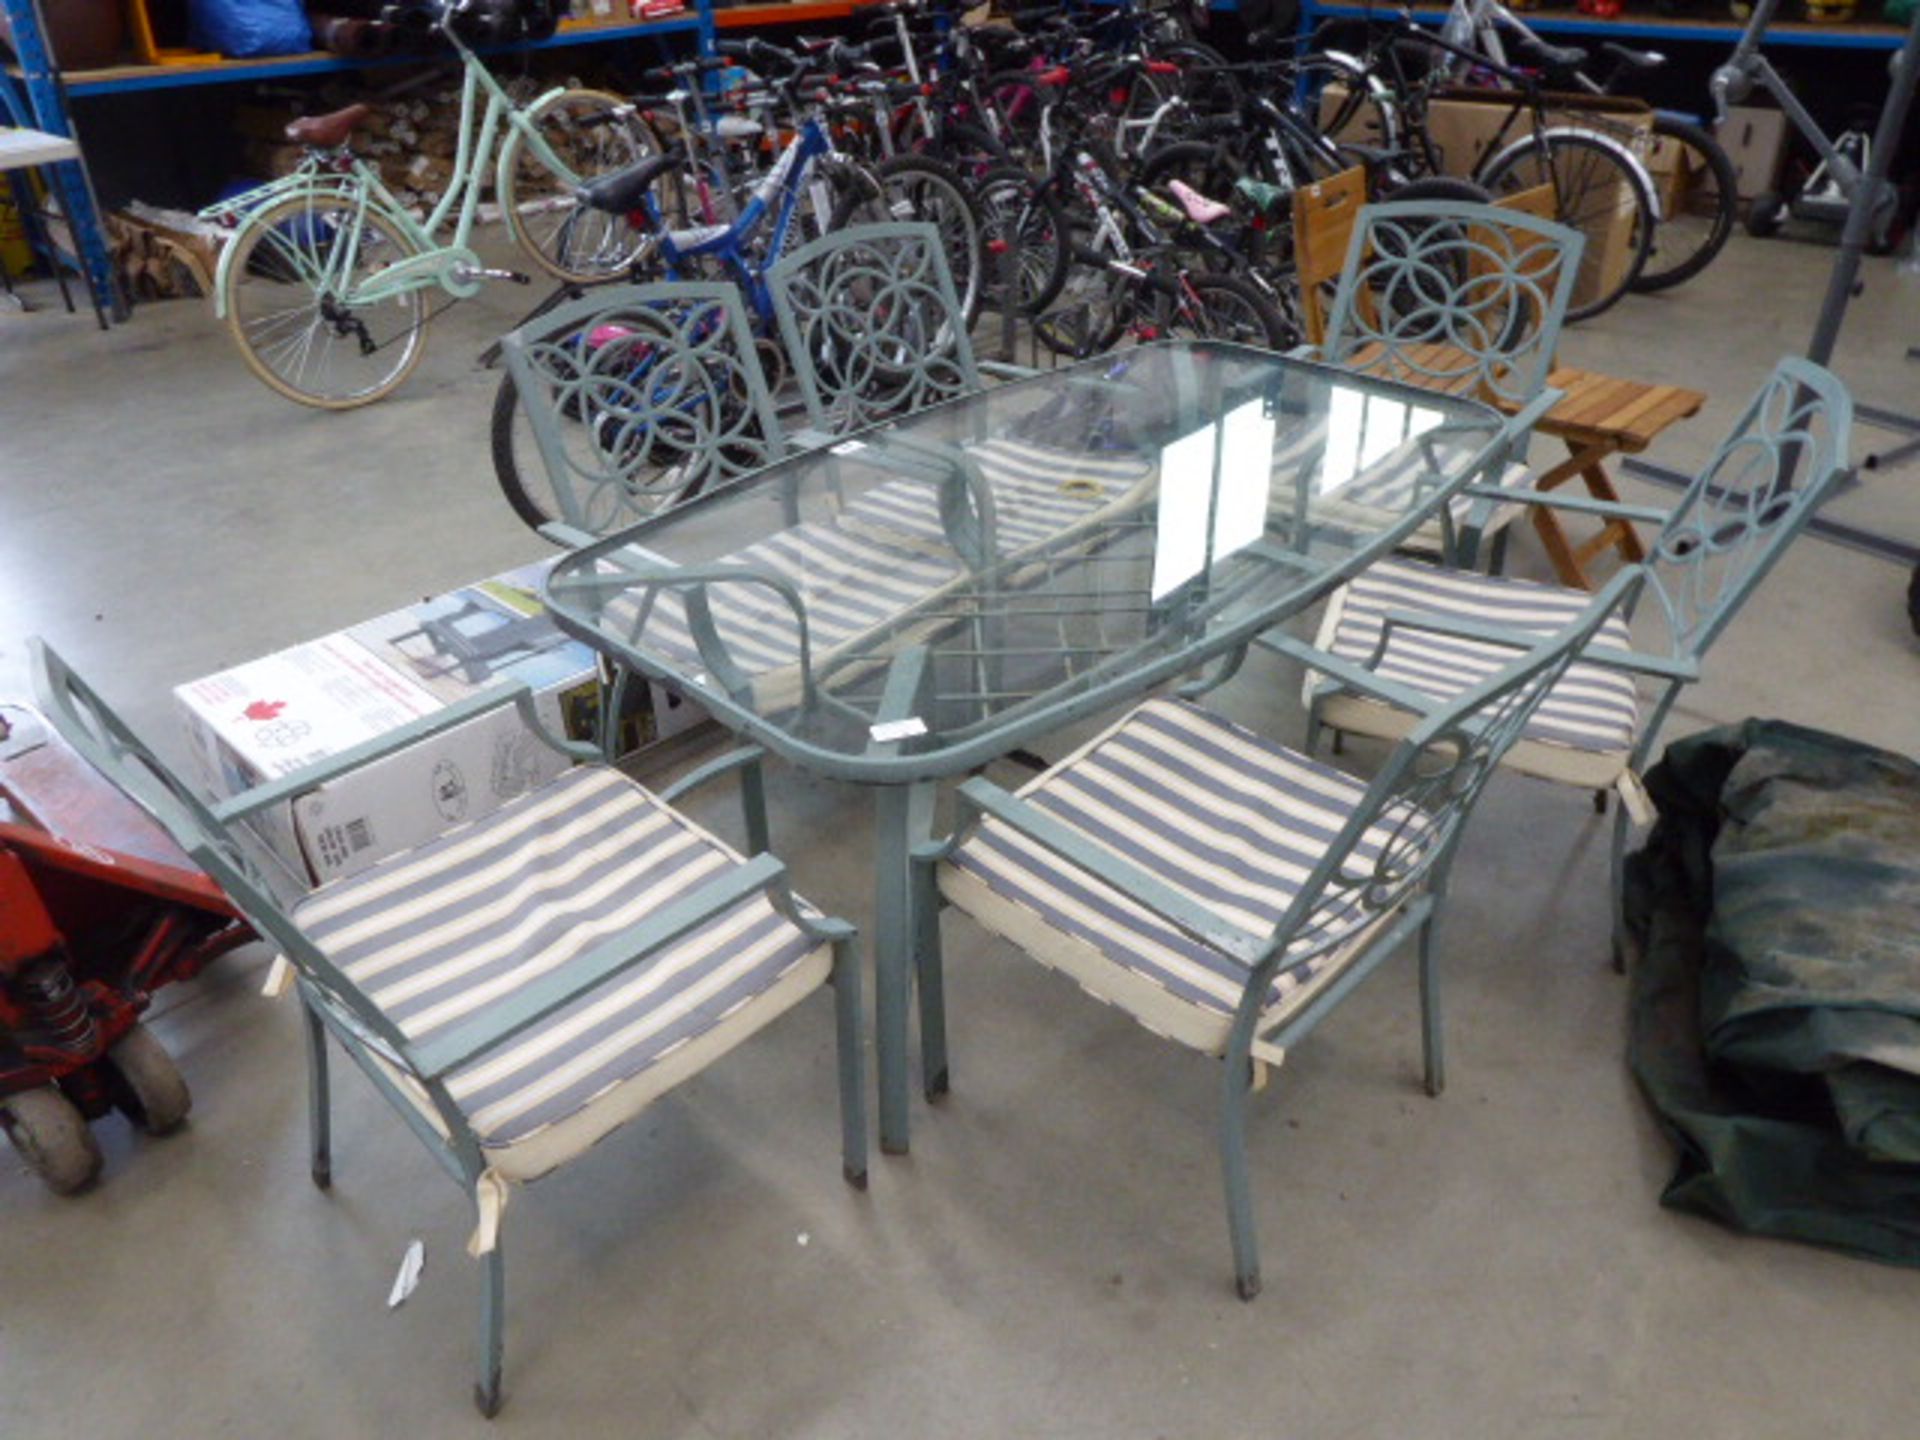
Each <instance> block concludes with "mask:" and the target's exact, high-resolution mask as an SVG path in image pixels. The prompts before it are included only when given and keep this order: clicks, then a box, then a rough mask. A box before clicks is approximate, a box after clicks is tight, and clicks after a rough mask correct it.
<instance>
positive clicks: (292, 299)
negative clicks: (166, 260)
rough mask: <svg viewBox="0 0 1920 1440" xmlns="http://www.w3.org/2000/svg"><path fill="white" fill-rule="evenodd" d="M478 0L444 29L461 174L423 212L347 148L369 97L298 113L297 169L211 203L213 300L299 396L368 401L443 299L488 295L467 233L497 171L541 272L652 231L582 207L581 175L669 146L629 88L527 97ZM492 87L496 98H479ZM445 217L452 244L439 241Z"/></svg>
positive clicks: (416, 359)
mask: <svg viewBox="0 0 1920 1440" xmlns="http://www.w3.org/2000/svg"><path fill="white" fill-rule="evenodd" d="M468 3H469V0H456V3H452V4H449V5H447V6H446V7H445V9H444V10H443V11H442V13H441V16H440V20H439V29H440V32H441V34H442V35H444V36H445V37H446V40H447V42H448V43H449V44H451V45H452V46H453V48H454V50H455V51H456V52H457V53H458V54H459V57H460V60H461V62H462V65H463V67H464V72H465V74H464V79H463V82H462V86H461V92H460V129H459V132H458V134H459V142H458V146H457V150H456V154H455V157H454V166H453V178H452V179H451V180H450V181H449V182H448V185H447V188H446V191H445V193H443V194H442V195H441V196H440V198H439V200H438V202H437V203H436V204H435V205H434V208H433V211H432V213H431V214H429V215H428V216H426V217H425V219H424V220H419V219H416V218H415V217H414V216H413V215H412V214H410V213H409V212H408V211H407V209H406V207H405V206H403V205H402V204H401V203H400V202H399V201H398V200H397V199H395V198H394V195H393V193H392V192H391V191H389V190H388V189H387V187H386V186H385V185H383V184H382V183H381V181H380V177H379V174H378V173H377V171H376V170H375V169H374V168H373V167H372V166H370V165H368V164H366V163H365V162H364V161H362V160H361V159H359V158H358V157H357V156H356V155H354V153H353V152H352V150H351V149H349V148H348V143H349V140H350V138H351V136H352V132H353V130H354V127H355V126H356V125H357V124H359V123H360V122H361V121H362V120H364V119H365V118H366V116H367V115H368V113H369V111H368V109H367V107H366V106H364V105H355V106H351V107H349V108H348V109H345V110H341V111H338V112H337V113H335V114H332V115H324V116H317V117H312V118H309V119H305V120H299V121H296V122H295V123H294V124H293V125H291V126H289V127H288V130H287V135H288V138H289V139H291V140H293V141H295V142H297V143H300V144H304V145H305V146H306V147H307V154H306V158H305V159H304V160H303V161H302V162H301V164H300V167H299V168H298V169H297V170H295V171H294V172H293V173H292V174H289V175H286V176H284V177H282V178H281V179H278V180H275V181H272V182H271V183H269V184H266V185H262V186H260V187H258V188H257V189H253V190H249V191H247V192H246V193H245V194H242V195H238V196H236V197H234V198H233V199H230V200H226V201H223V202H222V203H220V204H218V205H215V206H212V207H210V208H209V209H206V210H204V211H202V212H201V215H202V217H203V218H205V219H208V220H213V221H216V222H218V223H220V224H223V225H227V226H230V227H232V231H233V233H232V235H231V237H230V238H229V240H228V242H227V244H226V246H225V248H224V249H223V250H222V252H221V255H220V263H219V268H218V269H217V271H216V272H215V275H214V311H215V313H216V314H217V315H219V316H220V317H221V318H222V319H223V320H224V321H225V322H226V325H227V329H228V330H229V332H230V333H231V334H232V336H233V339H234V342H235V343H236V344H237V345H238V346H239V347H240V354H241V356H242V358H243V359H245V361H246V362H247V367H248V368H249V369H250V370H252V371H253V373H254V374H255V375H257V376H258V377H259V378H260V379H261V380H262V381H264V382H265V383H266V384H267V385H269V386H270V387H272V388H273V389H274V390H276V391H278V392H279V393H280V394H282V395H284V396H286V397H287V398H288V399H289V400H297V401H299V402H300V403H301V404H303V405H313V406H317V407H319V408H321V409H326V410H348V409H352V408H354V407H355V406H359V405H368V404H371V403H372V402H373V401H375V400H378V399H380V398H381V397H382V396H384V395H387V394H389V393H391V392H392V390H393V389H394V388H395V387H396V386H398V385H399V384H400V382H401V381H403V380H405V379H406V378H407V376H408V374H410V373H411V372H412V370H413V367H414V366H415V365H417V364H419V363H420V356H421V353H422V351H423V350H424V349H425V345H426V327H427V325H428V323H429V322H430V321H431V320H432V319H433V317H434V315H435V314H437V313H439V310H440V309H444V308H445V305H441V306H439V307H437V308H435V309H431V310H430V309H429V308H428V302H429V300H430V299H431V298H432V292H434V291H439V292H442V293H444V294H445V295H446V296H448V297H450V298H449V299H448V301H447V302H446V303H448V304H451V303H452V301H453V300H460V299H466V298H468V297H470V296H472V295H475V294H477V293H478V292H479V289H480V286H481V284H482V283H483V282H485V281H487V280H502V279H507V280H517V281H520V282H522V283H524V282H525V280H526V278H527V277H526V276H524V275H519V274H516V273H515V272H513V271H510V270H490V269H488V268H486V267H485V266H484V265H482V264H481V263H480V257H479V256H478V255H477V254H476V253H475V252H474V250H473V249H472V247H471V246H470V244H469V243H468V242H469V240H470V239H471V236H472V232H473V225H474V221H475V219H476V218H477V217H478V214H479V207H480V198H481V192H482V189H483V187H484V184H485V181H486V179H487V177H488V173H489V168H491V172H492V178H493V186H494V198H495V200H496V201H497V202H498V204H499V207H500V209H501V210H502V211H503V212H504V215H505V219H506V222H507V226H508V228H509V230H510V231H511V232H512V234H513V237H514V239H515V241H516V242H517V243H518V244H519V246H520V248H521V249H522V250H524V251H525V252H526V253H527V255H528V256H529V258H531V259H532V260H533V261H534V262H535V263H536V264H537V265H539V267H540V268H541V269H542V270H545V271H546V272H548V273H549V274H551V275H553V276H555V277H556V278H558V279H561V280H567V281H573V282H576V283H590V282H592V281H595V280H604V279H608V278H610V277H612V276H616V275H619V274H621V273H623V272H624V271H625V270H626V269H627V267H628V265H629V263H630V262H631V260H632V259H633V258H634V256H635V255H636V254H637V253H638V252H639V251H640V250H641V248H642V247H643V246H644V244H645V243H646V240H645V237H643V236H642V235H641V234H640V233H639V232H638V231H636V230H634V229H633V228H632V227H631V226H630V225H629V224H628V223H627V221H626V220H625V219H624V218H623V217H620V216H617V215H608V214H605V213H602V212H599V211H594V210H591V209H587V208H585V207H583V206H581V205H580V204H579V203H578V202H577V201H576V200H575V198H574V195H575V191H576V190H577V189H578V187H579V186H580V185H582V184H583V183H585V182H586V181H588V180H591V179H593V178H595V177H596V176H599V175H605V174H610V173H612V172H614V171H617V170H624V169H627V168H629V167H631V166H633V165H636V164H638V163H639V162H641V161H642V160H645V159H647V158H649V157H650V156H653V155H657V154H659V153H660V149H661V147H660V141H659V138H658V137H657V136H656V135H655V134H654V133H653V132H652V130H651V129H649V128H648V127H647V125H646V124H645V122H644V121H642V120H641V119H640V118H639V116H638V115H637V114H636V113H635V112H634V110H633V107H632V106H630V105H627V104H626V103H625V102H624V101H622V100H621V99H620V97H618V96H615V95H609V94H605V93H603V92H601V91H597V90H577V89H566V88H557V89H553V90H549V91H548V92H546V93H545V94H544V95H542V96H540V97H539V98H538V99H537V100H535V101H534V102H533V103H532V104H530V105H521V104H519V103H517V102H516V101H515V100H514V99H513V97H512V96H510V95H509V94H508V93H507V91H506V88H505V87H504V86H503V85H502V84H501V83H500V82H499V81H498V80H497V79H496V78H495V77H494V76H493V74H492V73H491V72H490V71H489V70H488V69H487V67H486V65H485V64H484V63H483V62H482V61H481V60H480V58H479V56H477V55H476V54H474V52H473V51H472V49H470V48H469V47H468V45H467V44H466V42H465V41H464V40H463V39H462V38H461V37H460V35H459V34H458V33H457V25H456V23H455V22H456V21H457V19H458V17H459V16H460V15H461V14H462V13H463V12H464V11H465V10H466V9H467V6H468ZM483 96H484V106H483V105H482V97H483ZM449 220H451V222H452V235H451V239H450V241H449V242H443V241H442V240H441V239H440V238H438V237H440V235H441V234H442V232H443V230H444V229H445V227H446V226H447V224H448V222H449Z"/></svg>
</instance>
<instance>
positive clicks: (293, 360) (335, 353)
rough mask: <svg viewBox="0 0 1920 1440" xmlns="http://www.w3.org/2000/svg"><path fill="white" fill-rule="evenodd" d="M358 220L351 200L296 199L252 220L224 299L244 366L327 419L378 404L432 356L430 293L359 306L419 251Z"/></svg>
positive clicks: (386, 228) (236, 248) (374, 216)
mask: <svg viewBox="0 0 1920 1440" xmlns="http://www.w3.org/2000/svg"><path fill="white" fill-rule="evenodd" d="M355 215H356V207H355V201H354V200H353V199H352V198H351V197H342V196H340V195H294V196H290V197H288V198H287V199H285V200H280V201H277V202H275V203H274V204H272V205H269V206H267V207H266V208H265V209H262V210H256V211H254V212H253V213H252V214H250V215H249V216H248V217H247V218H246V219H245V220H243V221H242V222H241V224H240V229H239V231H238V232H237V233H236V234H235V235H234V237H233V238H232V239H231V240H229V241H228V242H227V243H228V244H229V245H231V246H232V247H233V254H232V258H231V259H230V260H229V261H228V264H227V272H226V279H225V281H224V283H223V285H222V290H221V296H220V299H221V304H222V307H223V309H224V311H225V314H226V321H227V329H228V331H229V332H230V333H231V334H232V335H233V340H234V343H235V344H236V345H238V346H239V347H240V355H241V358H242V359H244V360H245V361H246V362H247V368H248V369H249V370H251V371H253V373H254V374H255V375H257V376H259V377H260V379H261V380H262V381H263V382H265V383H266V384H267V385H268V386H270V387H271V388H272V389H274V390H277V391H279V392H280V394H282V395H284V396H286V397H287V398H288V399H289V400H297V401H299V402H300V403H301V404H302V405H312V406H315V407H317V408H319V409H322V410H351V409H353V408H354V407H355V406H358V405H370V404H372V403H373V402H374V401H375V400H378V399H379V398H380V397H381V396H383V395H385V394H387V393H388V392H389V391H391V390H392V389H393V388H394V387H395V386H396V385H398V384H399V383H400V382H401V381H402V380H404V379H406V378H407V375H408V374H409V372H411V371H412V369H413V367H414V366H415V365H417V364H419V363H420V355H421V352H422V351H423V350H424V349H425V347H426V323H427V297H426V291H425V289H424V287H420V286H416V287H414V288H412V289H408V290H405V291H402V292H401V293H400V294H398V295H395V296H391V297H389V298H386V299H383V300H381V301H379V302H378V303H376V304H362V303H358V302H356V301H355V300H354V298H353V297H354V295H355V293H356V292H357V291H358V289H359V288H360V287H361V286H362V285H364V284H365V282H366V281H368V280H369V279H371V278H372V277H373V276H374V275H376V274H378V273H379V272H380V271H381V270H384V269H386V268H387V267H388V266H389V265H392V264H394V263H396V262H398V261H401V260H406V259H409V258H411V257H412V256H414V255H417V254H419V253H420V247H419V245H418V244H417V243H415V241H414V239H413V237H412V236H411V235H409V234H408V233H407V232H406V231H404V230H402V229H401V228H400V227H399V225H398V224H396V223H395V222H394V221H393V220H391V219H389V218H388V217H387V216H385V215H382V214H381V213H379V212H378V211H376V210H367V211H365V212H364V213H362V214H360V216H359V218H358V220H356V218H355Z"/></svg>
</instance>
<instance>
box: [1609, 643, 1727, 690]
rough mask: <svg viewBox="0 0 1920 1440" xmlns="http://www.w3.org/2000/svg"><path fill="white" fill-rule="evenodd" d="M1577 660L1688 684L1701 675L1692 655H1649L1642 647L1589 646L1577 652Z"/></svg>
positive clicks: (1698, 665) (1696, 660)
mask: <svg viewBox="0 0 1920 1440" xmlns="http://www.w3.org/2000/svg"><path fill="white" fill-rule="evenodd" d="M1580 659H1581V660H1582V661H1583V662H1584V663H1586V664H1590V665H1604V666H1606V667H1607V669H1609V670H1625V671H1628V672H1629V673H1631V674H1635V675H1651V676H1653V677H1654V678H1655V679H1658V680H1678V681H1680V682H1681V683H1682V684H1688V685H1690V684H1692V683H1693V682H1694V681H1696V680H1698V679H1699V678H1700V662H1699V660H1698V659H1696V658H1695V657H1693V656H1691V655H1688V656H1679V655H1650V654H1648V653H1647V652H1646V651H1644V650H1616V649H1614V648H1613V647H1612V646H1611V645H1590V646H1588V647H1587V648H1586V649H1585V650H1582V651H1581V652H1580Z"/></svg>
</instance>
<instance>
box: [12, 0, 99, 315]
mask: <svg viewBox="0 0 1920 1440" xmlns="http://www.w3.org/2000/svg"><path fill="white" fill-rule="evenodd" d="M0 10H4V11H5V12H6V16H7V23H8V25H9V26H10V27H11V28H12V32H13V50H14V54H15V55H17V56H18V57H19V60H20V73H19V77H18V79H17V80H16V79H15V78H14V77H13V76H11V75H6V74H4V73H0V110H5V111H6V112H7V116H8V118H9V119H10V120H11V122H12V123H13V124H15V125H26V126H31V127H32V128H33V129H36V130H43V131H45V132H46V133H47V134H49V135H61V136H64V137H66V138H67V139H69V140H75V141H76V142H77V140H78V137H77V136H76V135H75V134H74V133H73V119H72V117H71V116H70V115H69V114H68V113H67V99H66V92H65V87H64V86H63V85H62V83H61V80H60V71H59V70H58V68H57V67H56V66H55V65H54V63H53V51H52V49H51V48H50V47H49V46H48V44H47V31H46V25H45V23H44V22H43V20H42V17H41V14H40V0H0ZM47 168H48V169H49V170H51V171H52V172H53V180H54V184H55V188H56V190H57V191H58V193H59V196H60V203H61V207H62V209H63V211H64V213H65V217H66V222H67V229H68V232H69V233H70V234H71V235H72V236H73V245H74V249H75V251H77V252H78V253H77V255H75V256H73V257H67V256H66V255H64V254H63V253H61V252H59V251H58V250H57V249H55V247H54V246H53V245H52V244H51V243H49V246H48V248H49V249H50V250H54V253H53V254H52V255H51V256H50V260H51V263H52V264H55V265H60V264H66V263H73V264H74V265H75V267H76V268H77V269H78V270H79V271H80V273H81V274H82V275H83V276H84V277H85V278H86V282H87V290H88V292H89V293H90V294H91V295H92V297H93V308H94V313H95V314H96V315H98V316H99V317H100V323H101V325H102V326H105V325H106V323H107V319H108V317H112V318H113V319H115V320H124V319H126V318H127V300H126V296H124V295H122V294H121V293H120V287H119V285H118V284H116V283H115V281H114V278H113V262H112V261H111V260H110V259H109V258H108V255H107V241H106V234H105V232H104V231H103V230H102V228H101V225H100V202H99V200H98V198H97V197H96V196H95V195H94V193H93V177H92V176H91V175H90V174H89V173H88V172H87V162H86V160H85V159H84V158H82V159H79V160H63V161H60V162H59V163H57V164H55V165H51V166H49V167H47Z"/></svg>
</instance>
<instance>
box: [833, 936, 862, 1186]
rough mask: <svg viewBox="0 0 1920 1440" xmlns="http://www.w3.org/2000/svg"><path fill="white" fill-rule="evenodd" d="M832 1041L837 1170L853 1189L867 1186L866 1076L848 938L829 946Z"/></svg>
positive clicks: (855, 952)
mask: <svg viewBox="0 0 1920 1440" xmlns="http://www.w3.org/2000/svg"><path fill="white" fill-rule="evenodd" d="M833 1013H834V1030H835V1035H834V1042H835V1048H836V1049H837V1050H838V1052H839V1067H840V1173H841V1174H842V1175H844V1176H846V1179H847V1183H848V1184H849V1185H851V1186H853V1187H854V1189H856V1190H864V1189H866V1188H867V1078H866V1066H865V1065H864V1063H863V1062H862V1053H863V1052H862V1051H861V1048H860V1045H861V1035H862V1032H863V1029H864V1026H863V1024H862V1020H861V1014H860V950H859V947H858V946H857V945H855V944H854V942H853V941H852V940H850V939H849V940H842V941H840V942H839V943H838V944H836V945H835V946H834V947H833Z"/></svg>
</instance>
